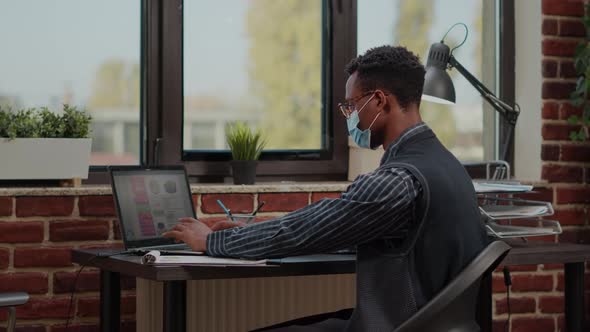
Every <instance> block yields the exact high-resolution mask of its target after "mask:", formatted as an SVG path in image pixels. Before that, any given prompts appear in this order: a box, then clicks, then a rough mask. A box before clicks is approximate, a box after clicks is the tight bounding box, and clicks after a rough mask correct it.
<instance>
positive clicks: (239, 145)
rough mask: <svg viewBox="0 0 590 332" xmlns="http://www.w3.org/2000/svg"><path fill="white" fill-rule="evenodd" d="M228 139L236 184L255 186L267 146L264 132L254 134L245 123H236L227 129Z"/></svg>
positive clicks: (257, 131) (258, 131)
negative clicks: (258, 166)
mask: <svg viewBox="0 0 590 332" xmlns="http://www.w3.org/2000/svg"><path fill="white" fill-rule="evenodd" d="M226 139H227V144H228V145H229V149H230V151H231V155H232V159H233V160H232V161H231V167H232V175H233V178H234V184H254V182H255V180H256V166H257V164H258V158H259V157H260V153H261V152H262V149H263V148H264V146H265V145H266V141H265V140H264V138H263V137H262V132H261V131H260V130H256V131H254V132H253V131H252V130H250V128H249V127H248V126H247V125H246V124H245V123H243V122H236V123H235V124H234V125H233V126H229V127H228V128H227V130H226Z"/></svg>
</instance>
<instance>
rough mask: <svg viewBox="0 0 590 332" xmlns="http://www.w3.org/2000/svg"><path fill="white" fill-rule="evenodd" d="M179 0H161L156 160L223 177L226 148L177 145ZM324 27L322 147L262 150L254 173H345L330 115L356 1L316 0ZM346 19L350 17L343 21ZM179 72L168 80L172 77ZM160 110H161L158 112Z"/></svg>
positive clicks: (351, 49) (343, 137)
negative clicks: (319, 0)
mask: <svg viewBox="0 0 590 332" xmlns="http://www.w3.org/2000/svg"><path fill="white" fill-rule="evenodd" d="M182 3H183V1H182V0H173V1H168V2H165V3H164V4H163V11H162V22H163V26H162V27H163V30H162V34H163V35H164V36H169V38H165V39H164V41H163V43H162V46H163V48H162V49H163V52H162V79H163V81H164V82H167V84H165V85H164V87H163V89H162V104H163V111H164V112H165V113H162V115H163V116H162V136H161V137H162V140H161V142H162V144H161V145H162V147H161V151H160V156H159V157H160V158H159V159H160V162H161V163H163V164H179V163H184V164H185V166H186V168H187V171H188V173H189V175H190V176H193V177H195V176H196V177H198V180H199V181H202V182H223V181H224V179H225V178H226V177H228V176H230V167H229V161H230V159H231V155H230V153H229V152H217V151H215V152H213V151H212V152H209V153H207V152H187V151H183V149H182V145H183V144H182V143H183V140H182V139H183V134H182V133H183V120H184V113H183V112H184V107H183V106H184V105H183V102H184V98H183V97H184V96H183V79H182V77H183V76H182V75H183V62H182V60H183V59H182V58H183V45H182V44H183V12H182ZM322 7H323V10H326V11H327V15H323V16H324V20H326V21H324V23H325V24H323V26H324V28H323V29H324V30H323V31H322V33H323V34H324V36H327V38H322V39H323V54H324V60H323V63H324V68H322V71H323V75H322V76H323V79H322V81H323V82H322V95H323V98H324V102H323V107H324V109H323V112H322V113H323V114H322V118H323V131H324V133H325V135H324V137H322V141H323V142H324V149H322V150H312V151H309V150H286V151H265V152H263V154H262V156H261V159H260V161H259V164H258V168H257V177H259V178H260V179H265V178H272V179H273V180H275V179H286V178H288V179H290V180H293V179H297V180H319V179H323V180H344V179H346V177H347V173H348V144H347V133H346V127H345V123H344V120H343V119H341V118H339V117H337V116H336V112H335V111H334V105H336V104H337V103H338V100H342V99H343V98H344V84H345V82H346V79H347V77H346V75H345V73H344V67H345V65H346V63H347V62H348V61H349V59H351V58H352V57H354V55H355V54H354V53H355V50H356V39H355V38H354V36H355V34H354V33H353V32H354V31H355V30H356V20H355V19H352V18H353V15H352V14H353V13H354V11H355V9H356V8H355V7H356V2H355V1H353V0H339V1H333V0H322ZM347 22H355V23H354V24H347ZM174 77H176V78H180V79H176V80H174V79H173V78H174ZM164 115H165V116H164Z"/></svg>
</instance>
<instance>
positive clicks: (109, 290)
mask: <svg viewBox="0 0 590 332" xmlns="http://www.w3.org/2000/svg"><path fill="white" fill-rule="evenodd" d="M509 244H510V245H511V246H512V247H513V249H512V250H511V251H510V253H509V254H508V256H506V258H505V259H504V261H503V262H502V265H506V266H510V265H531V264H549V263H563V264H564V265H565V319H566V326H567V330H568V331H570V332H581V331H582V330H583V328H584V263H585V262H586V261H589V260H590V246H588V245H577V244H568V243H560V244H554V243H543V242H528V243H524V242H520V241H514V242H512V241H511V242H509ZM97 252H98V251H97V250H74V251H73V253H72V260H73V261H74V262H76V263H78V264H84V265H87V266H93V267H97V268H99V269H100V270H101V273H100V275H101V286H100V287H101V288H100V292H101V297H100V308H101V312H100V324H101V327H100V330H101V331H104V332H106V331H111V332H118V331H119V321H120V319H119V306H120V297H121V293H120V285H119V276H120V274H125V275H130V276H135V277H137V278H144V279H149V280H157V281H164V308H165V312H164V331H185V329H186V280H206V279H229V278H232V279H233V278H256V277H277V276H306V275H326V274H349V273H354V271H355V264H354V258H353V257H352V256H351V257H350V259H349V260H348V261H337V262H330V261H324V262H316V263H304V264H288V265H280V266H267V267H243V266H242V267H218V266H215V267H214V266H195V267H154V266H146V265H142V264H140V262H139V257H137V256H116V257H110V258H102V257H97V256H96V253H97ZM102 252H104V251H102ZM491 280H492V279H491V276H487V277H485V278H484V280H483V281H482V291H481V292H480V302H479V308H478V312H479V313H478V321H479V323H480V325H481V328H482V331H491V326H492V317H491V316H492V296H491V295H492V288H491V287H492V286H491V285H492V283H491Z"/></svg>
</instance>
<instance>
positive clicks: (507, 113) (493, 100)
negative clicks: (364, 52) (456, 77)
mask: <svg viewBox="0 0 590 332" xmlns="http://www.w3.org/2000/svg"><path fill="white" fill-rule="evenodd" d="M449 66H450V67H454V68H456V69H457V71H458V72H459V73H461V75H463V77H465V79H467V81H468V82H469V83H470V84H471V85H472V86H473V87H474V88H475V89H476V90H477V91H478V92H479V93H480V94H481V96H482V97H483V99H485V100H486V101H487V102H488V103H489V104H490V105H492V107H493V108H494V109H495V110H496V111H497V112H498V113H500V114H501V115H502V116H503V117H504V119H506V120H507V121H508V123H510V124H511V125H512V126H515V125H516V120H517V119H518V115H519V113H520V108H519V107H518V105H515V106H511V105H508V104H507V103H505V102H503V101H502V100H500V98H498V97H496V95H495V94H494V93H493V92H492V91H491V90H490V89H488V88H487V87H486V86H485V85H484V84H483V83H482V82H480V81H479V80H478V79H477V78H476V77H475V76H473V75H472V74H471V73H470V72H469V71H468V70H467V69H466V68H465V67H463V65H462V64H461V63H460V62H459V61H457V59H455V57H454V56H453V55H452V54H451V55H450V57H449Z"/></svg>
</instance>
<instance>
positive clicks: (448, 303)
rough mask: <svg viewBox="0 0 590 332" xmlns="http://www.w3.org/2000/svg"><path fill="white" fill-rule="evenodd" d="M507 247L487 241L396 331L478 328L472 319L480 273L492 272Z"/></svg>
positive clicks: (455, 331) (470, 331) (457, 331)
mask: <svg viewBox="0 0 590 332" xmlns="http://www.w3.org/2000/svg"><path fill="white" fill-rule="evenodd" d="M508 251H510V246H509V245H507V244H506V243H504V242H502V241H495V242H492V243H490V244H489V245H488V246H487V247H486V248H485V249H484V250H483V251H482V252H481V253H480V254H479V255H478V256H477V257H475V259H474V260H473V261H471V263H469V265H467V267H466V268H465V269H464V270H463V271H461V273H459V275H458V276H457V277H455V279H453V280H452V281H451V283H450V284H449V285H448V286H446V287H445V288H444V289H443V290H442V291H441V292H440V293H438V294H437V295H436V296H435V297H434V298H433V299H432V300H431V301H430V302H428V303H427V304H426V305H425V306H424V307H422V308H421V309H420V310H418V312H417V313H415V314H414V315H413V316H412V317H410V319H408V320H407V321H405V322H404V323H403V324H402V325H400V326H399V327H398V328H397V329H396V330H395V332H410V331H421V332H443V331H444V332H449V331H452V332H478V331H480V327H479V325H477V323H476V322H475V311H476V307H477V295H478V293H479V285H480V281H481V279H482V277H483V276H484V275H486V274H488V273H492V271H494V269H495V268H496V267H497V266H498V265H499V264H500V262H502V260H503V259H504V257H505V256H506V255H507V254H508Z"/></svg>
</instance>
